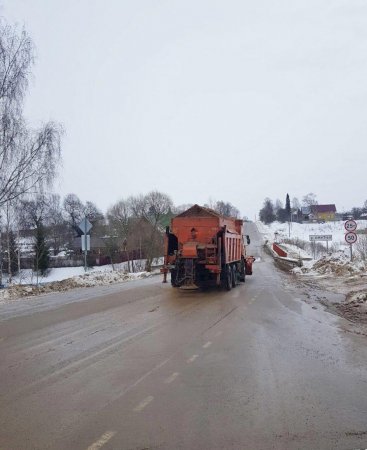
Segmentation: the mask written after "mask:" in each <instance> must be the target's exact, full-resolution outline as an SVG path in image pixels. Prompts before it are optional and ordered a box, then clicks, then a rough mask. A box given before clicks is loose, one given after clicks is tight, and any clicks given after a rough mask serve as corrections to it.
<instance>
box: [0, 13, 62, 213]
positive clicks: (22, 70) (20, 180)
mask: <svg viewBox="0 0 367 450" xmlns="http://www.w3.org/2000/svg"><path fill="white" fill-rule="evenodd" d="M33 54H34V47H33V43H32V40H31V39H30V37H29V36H28V34H27V33H26V31H25V30H24V29H23V30H22V31H21V32H18V29H17V28H16V27H11V26H10V25H8V24H6V23H5V22H4V20H0V208H1V207H2V206H3V205H4V204H6V203H7V202H9V201H12V200H14V199H16V198H18V197H21V196H22V195H24V194H25V193H28V192H31V191H35V190H37V191H39V190H41V189H42V188H43V187H45V186H47V185H51V184H52V181H53V180H54V177H55V174H56V172H57V168H58V165H59V163H60V157H61V149H60V136H61V134H62V129H61V126H60V125H58V124H56V123H54V122H48V123H46V124H44V125H43V126H42V127H41V128H40V129H39V130H32V129H29V128H28V126H27V124H26V122H25V120H24V118H23V100H24V97H25V94H26V91H27V87H28V80H29V77H30V75H31V67H32V65H33V59H34V58H33Z"/></svg>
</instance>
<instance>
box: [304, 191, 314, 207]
mask: <svg viewBox="0 0 367 450" xmlns="http://www.w3.org/2000/svg"><path fill="white" fill-rule="evenodd" d="M302 204H303V205H304V206H312V205H318V201H317V200H316V194H314V193H313V192H309V193H308V194H307V195H305V196H304V197H303V198H302Z"/></svg>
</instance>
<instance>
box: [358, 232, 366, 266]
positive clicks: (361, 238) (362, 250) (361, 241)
mask: <svg viewBox="0 0 367 450" xmlns="http://www.w3.org/2000/svg"><path fill="white" fill-rule="evenodd" d="M355 246H356V249H357V251H358V253H359V254H360V256H361V259H362V260H363V261H366V260H367V235H365V234H359V235H358V240H357V242H356V244H355Z"/></svg>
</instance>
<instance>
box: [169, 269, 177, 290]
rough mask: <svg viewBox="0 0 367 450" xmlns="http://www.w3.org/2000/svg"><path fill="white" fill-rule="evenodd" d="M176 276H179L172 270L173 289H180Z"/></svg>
mask: <svg viewBox="0 0 367 450" xmlns="http://www.w3.org/2000/svg"><path fill="white" fill-rule="evenodd" d="M176 276H177V274H176V271H175V270H172V271H171V285H172V287H178V284H177V282H176Z"/></svg>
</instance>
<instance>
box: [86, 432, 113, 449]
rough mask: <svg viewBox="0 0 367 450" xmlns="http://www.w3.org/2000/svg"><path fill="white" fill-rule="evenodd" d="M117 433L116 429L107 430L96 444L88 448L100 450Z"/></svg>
mask: <svg viewBox="0 0 367 450" xmlns="http://www.w3.org/2000/svg"><path fill="white" fill-rule="evenodd" d="M115 434H116V431H106V433H104V434H102V436H101V437H100V438H99V439H98V441H96V442H95V443H94V444H92V445H90V446H89V447H88V450H98V449H99V448H101V447H103V446H104V445H105V444H107V442H108V441H109V440H110V439H112V438H113V437H114V436H115Z"/></svg>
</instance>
